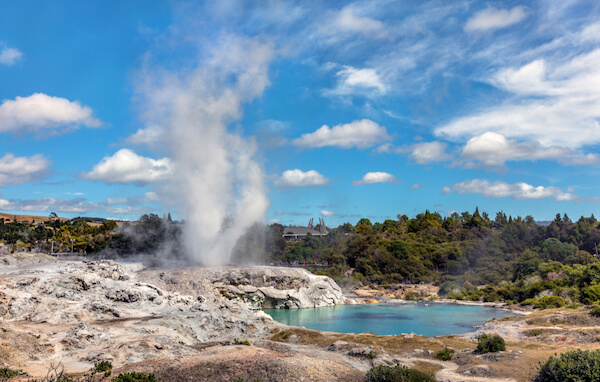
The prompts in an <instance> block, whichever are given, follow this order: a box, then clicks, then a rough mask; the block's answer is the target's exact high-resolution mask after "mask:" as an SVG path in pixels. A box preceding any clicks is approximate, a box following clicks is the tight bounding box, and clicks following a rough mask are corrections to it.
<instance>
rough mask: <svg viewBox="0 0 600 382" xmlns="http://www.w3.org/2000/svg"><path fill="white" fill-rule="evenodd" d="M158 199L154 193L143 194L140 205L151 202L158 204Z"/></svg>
mask: <svg viewBox="0 0 600 382" xmlns="http://www.w3.org/2000/svg"><path fill="white" fill-rule="evenodd" d="M159 200H160V199H159V197H158V195H157V194H156V192H152V191H150V192H146V193H145V194H144V197H143V198H142V199H141V202H142V203H151V202H158V201H159Z"/></svg>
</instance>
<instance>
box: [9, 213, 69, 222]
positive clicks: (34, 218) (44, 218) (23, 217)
mask: <svg viewBox="0 0 600 382" xmlns="http://www.w3.org/2000/svg"><path fill="white" fill-rule="evenodd" d="M48 215H50V214H48ZM1 218H4V219H5V220H10V221H13V220H14V219H15V218H16V219H17V221H18V222H27V223H31V222H32V221H33V222H34V223H36V224H37V223H43V222H47V221H50V220H54V219H51V218H50V217H49V216H35V215H19V214H7V213H4V212H0V219H1ZM55 219H56V218H55ZM58 219H60V221H69V220H71V219H68V218H61V217H59V218H58Z"/></svg>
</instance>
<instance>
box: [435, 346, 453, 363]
mask: <svg viewBox="0 0 600 382" xmlns="http://www.w3.org/2000/svg"><path fill="white" fill-rule="evenodd" d="M453 356H454V350H452V349H450V348H449V347H447V346H446V347H445V348H443V349H442V350H440V351H439V352H437V353H436V354H435V358H437V359H439V360H440V361H450V360H451V359H452V357H453Z"/></svg>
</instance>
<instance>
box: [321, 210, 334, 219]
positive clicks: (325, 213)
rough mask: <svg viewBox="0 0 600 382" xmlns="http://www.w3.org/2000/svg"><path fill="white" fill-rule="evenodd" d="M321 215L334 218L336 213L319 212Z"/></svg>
mask: <svg viewBox="0 0 600 382" xmlns="http://www.w3.org/2000/svg"><path fill="white" fill-rule="evenodd" d="M321 215H322V216H324V217H328V216H335V215H336V213H335V212H332V211H326V210H321Z"/></svg>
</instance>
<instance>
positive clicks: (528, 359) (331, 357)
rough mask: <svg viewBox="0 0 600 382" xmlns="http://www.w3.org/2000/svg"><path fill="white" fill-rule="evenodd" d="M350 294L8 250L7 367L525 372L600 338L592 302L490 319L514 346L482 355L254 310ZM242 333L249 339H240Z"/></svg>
mask: <svg viewBox="0 0 600 382" xmlns="http://www.w3.org/2000/svg"><path fill="white" fill-rule="evenodd" d="M30 256H31V257H30ZM341 302H343V296H341V291H340V290H339V287H338V286H337V285H336V284H335V283H334V282H333V281H332V280H331V279H329V278H327V277H323V276H315V275H311V274H309V273H307V272H306V271H304V270H302V269H285V268H270V267H254V268H243V267H229V268H185V269H171V270H169V269H146V268H144V266H142V265H141V264H133V263H128V264H122V263H115V262H114V261H99V262H66V261H56V259H54V258H51V257H49V256H43V255H41V256H36V255H27V256H21V258H20V260H17V258H15V257H13V256H6V257H0V317H1V321H0V367H7V366H8V367H11V368H19V369H23V370H24V371H26V372H28V373H30V375H33V376H44V375H45V374H46V371H47V370H48V367H49V365H50V364H51V363H54V364H56V363H58V362H62V364H64V365H65V367H66V369H67V371H69V372H84V371H87V370H89V369H90V368H91V367H92V366H93V364H94V363H95V362H98V361H101V360H108V361H111V362H112V363H113V365H114V366H115V370H114V371H113V373H114V374H117V373H119V372H125V371H144V372H155V373H156V374H157V377H158V379H159V380H161V381H163V382H169V381H181V380H189V379H193V380H213V381H228V382H229V381H231V380H234V379H235V378H245V379H249V380H252V379H253V378H258V379H259V380H260V381H289V380H305V381H362V380H364V375H365V373H366V371H367V370H368V369H369V368H370V367H372V366H374V365H379V364H388V365H395V364H397V363H402V364H404V365H407V366H410V367H419V368H421V369H422V370H429V371H432V372H435V373H436V376H437V377H438V380H443V381H514V380H516V381H526V380H531V378H532V376H533V375H531V373H533V372H534V371H535V366H536V365H537V364H538V362H539V361H543V360H545V359H547V358H548V357H549V356H550V355H552V354H553V353H555V352H557V351H565V350H567V349H568V348H569V347H568V346H569V345H566V344H568V343H571V342H569V341H572V343H573V344H574V345H576V346H577V347H590V348H597V347H598V344H597V342H594V339H595V337H596V334H595V333H597V330H600V327H599V326H597V324H595V323H594V322H592V321H593V320H592V321H590V320H591V319H590V318H589V317H590V316H589V314H587V313H586V312H583V313H582V314H580V316H581V319H583V318H586V319H587V320H588V321H585V324H586V325H587V326H588V327H586V328H581V329H576V328H559V327H558V325H557V324H556V322H558V321H557V319H558V318H557V317H558V316H560V315H565V314H570V315H572V317H575V315H576V314H579V313H577V312H570V311H569V312H566V313H563V312H558V313H552V312H551V313H550V316H549V317H548V319H547V320H548V323H551V326H552V330H554V331H556V333H554V334H552V333H550V332H548V333H546V332H543V334H541V335H539V336H537V337H535V338H533V337H531V338H530V337H529V336H530V335H529V334H528V333H530V329H531V328H538V329H539V328H542V330H547V329H546V326H543V325H544V322H545V319H544V318H543V317H544V316H539V317H534V318H535V319H536V321H535V322H536V324H535V325H536V326H535V327H532V326H530V325H529V324H528V323H527V322H526V321H524V319H522V318H515V319H514V320H513V321H506V322H505V321H495V322H489V323H487V324H486V325H485V327H484V329H485V330H486V331H487V332H499V333H502V335H503V336H504V337H505V338H506V339H507V340H508V347H509V349H510V350H509V351H507V352H503V353H499V354H494V355H493V357H490V356H488V355H474V354H473V348H474V347H475V344H474V342H473V341H471V340H469V339H466V338H461V337H459V336H445V337H438V338H427V337H420V336H415V335H399V336H376V335H371V334H368V333H367V334H360V335H355V334H338V333H325V332H315V331H308V330H304V329H299V328H289V327H286V326H284V325H281V324H278V323H276V322H274V321H273V320H272V319H271V318H270V317H269V316H267V315H266V314H264V313H263V312H262V311H257V310H255V309H254V308H256V307H258V306H266V305H268V304H271V305H274V306H280V307H308V306H326V305H331V304H334V303H341ZM532 316H534V315H530V316H529V317H532ZM527 320H530V319H529V318H527ZM565 320H566V321H565V322H570V321H569V320H570V318H569V319H565ZM582 322H583V321H582ZM540 325H542V326H540ZM588 331H589V333H588ZM235 339H238V340H239V341H248V342H249V343H251V344H252V346H242V345H235ZM527 341H533V342H534V343H535V345H534V346H533V347H532V343H531V342H527ZM561 341H562V342H561ZM565 341H567V342H565ZM444 346H450V347H452V348H454V349H455V350H456V351H457V356H456V362H442V361H438V360H435V359H434V357H433V354H434V353H435V351H439V350H441V349H442V348H443V347H444ZM540 346H543V347H540ZM373 357H374V358H373Z"/></svg>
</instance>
